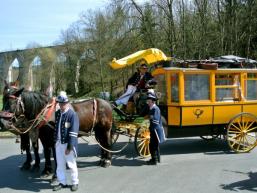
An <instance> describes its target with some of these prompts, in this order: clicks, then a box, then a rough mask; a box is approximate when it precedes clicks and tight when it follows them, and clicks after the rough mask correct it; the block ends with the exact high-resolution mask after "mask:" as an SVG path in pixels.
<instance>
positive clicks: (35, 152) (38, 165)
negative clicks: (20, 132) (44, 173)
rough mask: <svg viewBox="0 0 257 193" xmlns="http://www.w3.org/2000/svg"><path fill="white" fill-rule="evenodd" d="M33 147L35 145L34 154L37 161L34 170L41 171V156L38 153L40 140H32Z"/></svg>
mask: <svg viewBox="0 0 257 193" xmlns="http://www.w3.org/2000/svg"><path fill="white" fill-rule="evenodd" d="M32 147H33V151H34V156H35V163H34V165H33V167H32V171H33V172H34V171H36V172H37V171H39V169H40V156H39V153H38V150H39V147H38V140H37V141H36V142H32Z"/></svg>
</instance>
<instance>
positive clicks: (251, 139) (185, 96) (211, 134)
mask: <svg viewBox="0 0 257 193" xmlns="http://www.w3.org/2000/svg"><path fill="white" fill-rule="evenodd" d="M144 54H145V55H144ZM142 58H143V59H145V60H146V61H147V62H148V63H149V64H151V63H154V64H155V65H153V66H152V75H153V76H154V77H155V79H156V80H157V85H156V87H155V92H156V94H157V96H158V97H159V101H158V106H159V107H160V109H161V113H162V116H163V120H164V128H165V132H166V134H167V137H169V138H174V137H189V136H200V137H202V138H203V139H206V140H211V139H215V138H216V137H218V136H220V135H223V136H224V138H226V140H227V142H228V145H229V146H230V148H231V149H232V150H234V151H235V152H248V151H250V150H251V149H253V148H254V147H255V146H256V140H257V69H255V68H219V67H218V68H217V69H216V68H214V69H213V68H212V67H211V68H208V63H209V62H213V61H207V63H206V62H205V64H202V62H201V61H194V62H193V63H194V65H195V64H196V65H195V66H198V67H199V66H204V65H205V66H207V68H208V69H199V68H196V67H194V68H191V67H190V66H193V65H188V62H187V61H182V62H180V63H179V64H180V65H179V66H184V67H175V66H178V65H177V64H175V65H174V63H173V67H165V65H162V64H167V63H169V62H167V61H168V60H169V59H168V58H167V57H166V56H165V55H164V54H163V53H162V52H161V51H160V50H157V49H149V50H146V51H145V52H143V54H142V52H141V53H138V54H134V56H133V55H131V56H128V57H126V58H125V59H121V60H120V61H121V62H120V61H119V60H117V61H116V60H114V61H113V62H112V64H111V66H112V67H113V68H120V67H125V66H126V65H130V64H132V63H134V62H136V61H138V60H139V59H142ZM119 62H120V63H119ZM156 62H157V64H156ZM197 62H198V63H197ZM215 65H216V66H218V63H217V64H211V65H210V66H215ZM185 66H186V67H185ZM116 124H117V127H118V129H120V130H122V129H124V128H125V130H126V131H128V132H131V131H130V128H132V130H133V131H135V132H132V133H133V134H135V138H136V140H135V145H136V149H137V150H138V153H139V154H140V155H141V156H148V155H149V136H150V135H149V131H148V130H147V126H143V127H140V124H139V125H138V124H134V121H131V122H130V121H127V122H124V121H123V122H119V121H118V122H117V123H116Z"/></svg>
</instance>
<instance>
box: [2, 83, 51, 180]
mask: <svg viewBox="0 0 257 193" xmlns="http://www.w3.org/2000/svg"><path fill="white" fill-rule="evenodd" d="M16 92H17V93H16ZM14 93H16V94H17V95H18V88H17V83H16V82H13V83H10V84H8V83H7V82H5V87H4V91H3V108H2V110H3V111H2V112H1V114H0V116H1V121H0V123H1V127H2V128H5V129H11V130H12V129H13V128H12V127H10V123H11V122H14V125H16V126H17V128H19V127H21V128H24V127H26V126H28V125H29V123H28V120H30V119H33V117H35V116H36V114H37V113H38V112H40V109H42V107H44V106H45V105H46V104H47V103H48V97H47V96H44V95H42V96H41V97H39V96H38V94H36V93H35V94H33V95H31V96H30V97H29V98H28V97H26V100H27V101H31V106H30V109H31V111H28V108H27V110H26V111H25V112H24V115H25V116H27V119H26V120H25V119H24V117H23V116H20V117H19V116H18V114H19V113H20V112H19V110H18V109H16V105H14V104H15V103H16V102H15V101H16V99H15V97H14V96H15V95H13V94H14ZM11 98H12V99H13V101H14V102H15V103H14V104H12V102H11V101H9V100H10V99H11ZM32 98H33V100H31V99H32ZM35 101H37V102H36V103H35ZM19 104H21V103H19ZM13 105H14V106H13ZM18 108H19V106H18ZM13 109H15V110H14V111H16V114H17V116H13V115H14V114H13V113H12V112H14V111H13ZM24 110H25V109H24ZM3 112H4V113H3ZM21 120H22V121H21ZM52 123H53V122H52ZM19 124H20V125H19ZM28 127H29V126H28ZM12 131H13V133H15V134H17V135H20V137H21V150H22V151H25V152H26V161H25V162H24V164H23V165H22V167H21V169H22V170H28V169H30V168H31V162H32V155H31V153H30V139H31V137H32V138H33V139H32V140H31V141H32V147H33V151H34V156H35V163H34V165H33V167H32V170H39V167H40V156H39V152H38V150H39V144H38V138H39V139H40V141H41V143H42V145H43V149H44V156H45V168H44V170H43V171H42V176H44V177H47V176H48V175H50V174H51V173H52V172H53V169H52V166H51V151H53V156H55V148H54V141H53V140H54V138H53V137H52V136H53V134H54V130H53V129H52V127H49V126H48V125H45V124H44V125H42V126H41V128H40V129H37V130H35V129H34V130H31V131H28V132H24V131H22V129H21V130H18V129H17V130H12ZM54 177H55V176H54Z"/></svg>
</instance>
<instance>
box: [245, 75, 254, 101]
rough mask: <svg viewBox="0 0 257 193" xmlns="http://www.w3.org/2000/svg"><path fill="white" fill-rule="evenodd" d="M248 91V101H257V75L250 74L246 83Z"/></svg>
mask: <svg viewBox="0 0 257 193" xmlns="http://www.w3.org/2000/svg"><path fill="white" fill-rule="evenodd" d="M245 85H246V86H245V89H246V92H245V93H246V99H247V100H257V74H256V73H248V74H247V80H246V82H245Z"/></svg>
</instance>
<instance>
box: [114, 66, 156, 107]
mask: <svg viewBox="0 0 257 193" xmlns="http://www.w3.org/2000/svg"><path fill="white" fill-rule="evenodd" d="M147 70H148V67H147V65H146V63H145V61H142V62H141V64H140V68H139V71H138V72H135V73H134V74H133V75H132V76H131V77H130V78H129V80H128V83H127V90H126V92H125V93H124V94H123V95H121V96H120V97H119V98H118V99H117V100H116V101H115V102H114V105H115V106H119V105H121V104H123V105H127V103H128V100H129V99H130V98H131V97H132V96H133V95H134V93H135V92H139V91H140V90H141V89H146V88H147V87H148V84H156V81H155V80H154V78H153V76H152V74H151V73H150V72H148V71H147Z"/></svg>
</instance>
